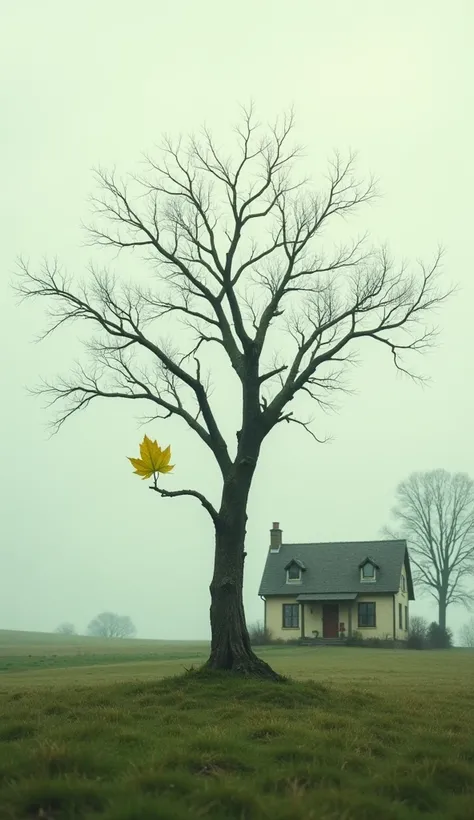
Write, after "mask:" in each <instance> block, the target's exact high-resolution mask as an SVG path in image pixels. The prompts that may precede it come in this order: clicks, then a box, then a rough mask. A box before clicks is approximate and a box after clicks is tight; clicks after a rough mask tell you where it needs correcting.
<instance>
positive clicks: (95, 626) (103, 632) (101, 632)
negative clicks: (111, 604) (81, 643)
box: [87, 612, 136, 638]
mask: <svg viewBox="0 0 474 820" xmlns="http://www.w3.org/2000/svg"><path fill="white" fill-rule="evenodd" d="M87 632H88V633H89V635H95V636H96V637H101V638H133V637H134V636H135V633H136V629H135V627H134V625H133V623H132V620H131V618H130V617H129V616H128V615H117V614H116V613H115V612H101V613H100V615H97V616H96V617H95V618H93V620H92V621H91V622H90V624H89V626H88V627H87Z"/></svg>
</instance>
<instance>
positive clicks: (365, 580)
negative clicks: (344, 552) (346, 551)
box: [360, 561, 377, 584]
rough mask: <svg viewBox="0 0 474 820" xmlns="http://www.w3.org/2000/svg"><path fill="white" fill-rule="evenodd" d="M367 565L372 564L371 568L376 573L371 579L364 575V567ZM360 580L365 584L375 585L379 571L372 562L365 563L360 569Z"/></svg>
mask: <svg viewBox="0 0 474 820" xmlns="http://www.w3.org/2000/svg"><path fill="white" fill-rule="evenodd" d="M367 564H370V566H371V567H372V569H373V571H374V574H373V575H372V576H370V577H367V576H365V575H364V567H366V566H367ZM360 580H361V582H362V583H363V584H374V583H375V581H376V580H377V570H376V568H375V566H374V565H373V564H372V563H371V562H370V561H367V563H365V564H364V566H363V567H361V568H360Z"/></svg>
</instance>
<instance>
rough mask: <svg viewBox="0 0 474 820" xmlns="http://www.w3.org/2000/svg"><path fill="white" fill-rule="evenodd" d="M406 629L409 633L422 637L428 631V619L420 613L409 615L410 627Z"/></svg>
mask: <svg viewBox="0 0 474 820" xmlns="http://www.w3.org/2000/svg"><path fill="white" fill-rule="evenodd" d="M408 631H409V634H410V635H417V636H418V635H419V636H421V637H422V638H425V637H426V633H427V632H428V621H427V620H426V618H423V616H422V615H411V616H410V627H409V630H408Z"/></svg>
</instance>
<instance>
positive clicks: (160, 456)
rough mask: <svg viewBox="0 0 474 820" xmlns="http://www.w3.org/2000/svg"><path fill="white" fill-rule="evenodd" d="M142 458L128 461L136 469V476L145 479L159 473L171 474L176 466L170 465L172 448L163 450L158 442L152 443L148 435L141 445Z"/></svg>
mask: <svg viewBox="0 0 474 820" xmlns="http://www.w3.org/2000/svg"><path fill="white" fill-rule="evenodd" d="M140 456H141V458H130V457H128V460H129V461H130V463H131V464H132V466H133V467H135V471H134V472H135V474H136V475H139V476H141V477H142V478H143V479H145V478H151V476H152V475H156V474H157V473H170V472H171V470H172V469H173V468H174V464H170V463H169V461H170V458H171V447H170V446H169V445H168V447H166V449H165V450H162V449H161V447H160V446H159V444H158V442H157V441H152V439H150V438H148V436H147V435H145V436H144V438H143V441H142V443H141V444H140Z"/></svg>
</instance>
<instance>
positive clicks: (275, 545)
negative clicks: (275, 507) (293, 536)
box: [270, 521, 281, 552]
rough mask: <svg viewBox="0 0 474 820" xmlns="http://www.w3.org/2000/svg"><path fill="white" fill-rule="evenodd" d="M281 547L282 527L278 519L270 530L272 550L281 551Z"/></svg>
mask: <svg viewBox="0 0 474 820" xmlns="http://www.w3.org/2000/svg"><path fill="white" fill-rule="evenodd" d="M280 547H281V529H280V525H279V523H278V521H274V522H273V526H272V528H271V530H270V552H280Z"/></svg>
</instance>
